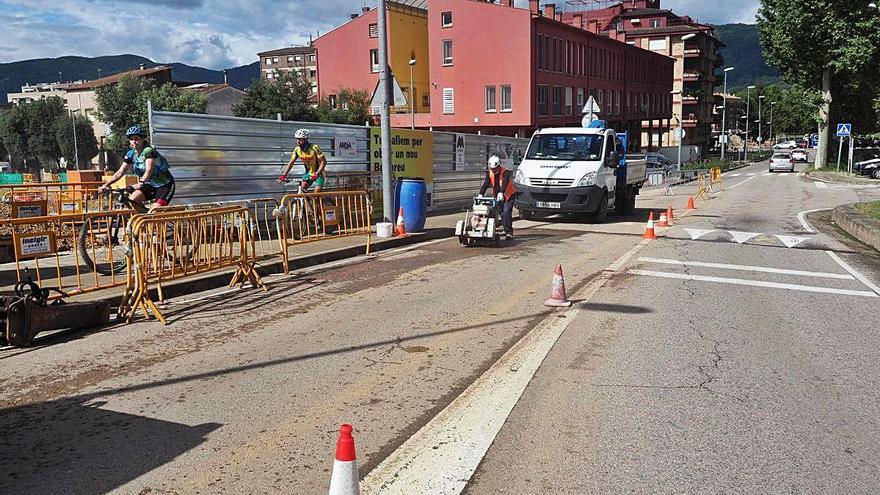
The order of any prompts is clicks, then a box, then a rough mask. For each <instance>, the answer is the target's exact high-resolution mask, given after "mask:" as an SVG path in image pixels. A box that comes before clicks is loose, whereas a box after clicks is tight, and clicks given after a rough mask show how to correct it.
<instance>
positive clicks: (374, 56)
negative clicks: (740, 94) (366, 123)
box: [314, 0, 433, 127]
mask: <svg viewBox="0 0 880 495" xmlns="http://www.w3.org/2000/svg"><path fill="white" fill-rule="evenodd" d="M409 3H410V4H404V3H400V2H388V8H387V14H386V22H387V24H386V25H387V26H388V40H389V41H388V60H389V63H388V65H389V66H390V67H391V71H392V73H393V74H394V77H395V79H396V80H397V82H398V83H399V85H400V86H401V90H402V91H403V92H404V94H406V95H407V101H408V102H411V100H410V98H409V92H410V86H412V91H413V94H414V98H415V102H414V104H415V109H416V113H426V112H429V111H430V108H431V93H432V92H431V91H430V88H429V81H430V80H429V78H428V74H429V66H430V64H431V62H429V55H428V11H427V10H425V8H423V7H425V6H426V5H427V0H420V1H415V2H413V1H410V2H409ZM432 6H433V3H432ZM314 46H315V49H316V50H317V53H318V67H319V76H318V94H319V96H320V97H321V98H322V99H323V98H328V99H330V100H331V101H332V100H333V97H334V96H335V95H336V94H337V93H338V92H339V90H340V89H342V88H352V89H359V90H363V91H366V92H368V93H369V94H370V95H372V94H373V92H374V91H375V89H376V86H377V85H378V83H379V15H378V11H377V10H376V9H369V8H367V7H364V8H363V9H362V10H361V13H360V14H352V19H351V20H350V21H349V22H347V23H345V24H343V25H342V26H339V27H337V28H336V29H334V30H332V31H330V32H329V33H326V34H324V35H323V36H320V37H318V38H317V39H315V41H314ZM410 61H414V63H413V64H412V65H410ZM410 74H412V78H410ZM393 111H396V112H402V113H406V112H409V108H408V106H402V107H400V108H394V109H393ZM407 127H409V123H407Z"/></svg>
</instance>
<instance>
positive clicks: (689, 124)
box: [681, 117, 697, 129]
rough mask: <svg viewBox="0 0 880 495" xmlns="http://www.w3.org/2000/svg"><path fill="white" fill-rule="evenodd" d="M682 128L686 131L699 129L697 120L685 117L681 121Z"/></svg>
mask: <svg viewBox="0 0 880 495" xmlns="http://www.w3.org/2000/svg"><path fill="white" fill-rule="evenodd" d="M681 126H682V127H684V128H685V129H693V128H694V127H697V119H696V118H692V117H685V118H684V120H682V121H681Z"/></svg>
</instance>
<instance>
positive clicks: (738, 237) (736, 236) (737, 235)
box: [728, 230, 761, 244]
mask: <svg viewBox="0 0 880 495" xmlns="http://www.w3.org/2000/svg"><path fill="white" fill-rule="evenodd" d="M728 233H729V234H730V235H731V237H733V240H734V241H736V243H737V244H742V243H744V242H748V241H750V240H752V239H754V238H755V237H758V236H759V235H761V233H760V232H737V231H735V230H729V231H728Z"/></svg>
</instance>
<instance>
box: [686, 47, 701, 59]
mask: <svg viewBox="0 0 880 495" xmlns="http://www.w3.org/2000/svg"><path fill="white" fill-rule="evenodd" d="M702 56H703V50H700V49H699V48H688V49H687V50H685V51H684V57H685V58H700V57H702Z"/></svg>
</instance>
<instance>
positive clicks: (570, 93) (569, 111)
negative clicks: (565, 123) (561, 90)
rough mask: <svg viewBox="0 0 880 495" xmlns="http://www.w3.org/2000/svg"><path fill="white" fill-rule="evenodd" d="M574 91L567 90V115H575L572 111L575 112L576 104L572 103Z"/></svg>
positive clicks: (568, 88)
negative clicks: (574, 106) (574, 105)
mask: <svg viewBox="0 0 880 495" xmlns="http://www.w3.org/2000/svg"><path fill="white" fill-rule="evenodd" d="M573 91H574V90H573V89H572V88H571V87H566V88H565V115H572V114H573V113H572V110H573V108H572V105H573V103H574V102H573V101H572V96H573Z"/></svg>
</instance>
